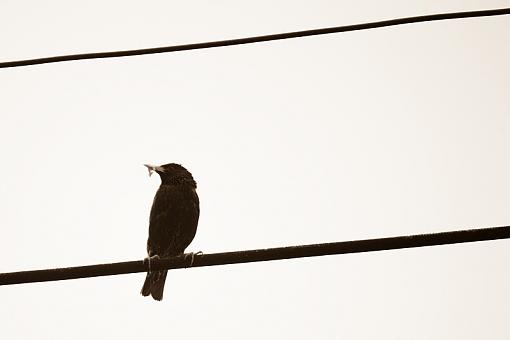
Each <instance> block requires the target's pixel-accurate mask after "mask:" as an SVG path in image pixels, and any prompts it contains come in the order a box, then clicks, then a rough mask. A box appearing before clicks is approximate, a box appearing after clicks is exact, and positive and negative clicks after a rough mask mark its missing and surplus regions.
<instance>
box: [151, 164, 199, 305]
mask: <svg viewBox="0 0 510 340" xmlns="http://www.w3.org/2000/svg"><path fill="white" fill-rule="evenodd" d="M144 165H145V166H146V167H147V168H148V169H149V176H150V175H152V173H153V172H156V173H157V174H158V175H159V177H160V178H161V185H160V186H159V189H158V191H157V192H156V195H155V196H154V201H153V203H152V208H151V211H150V218H149V237H148V239H147V253H148V261H149V270H148V272H147V276H146V278H145V282H144V284H143V287H142V290H141V294H142V295H143V296H149V295H151V296H152V297H153V298H154V300H156V301H161V300H162V299H163V289H164V287H165V280H166V275H167V270H158V271H151V270H150V260H151V259H154V258H162V257H171V256H178V255H182V254H184V250H185V249H186V247H187V246H188V245H189V244H190V243H191V241H193V238H194V237H195V234H196V231H197V225H198V218H199V216H200V204H199V198H198V194H197V192H196V189H197V183H196V182H195V180H194V179H193V176H192V175H191V173H190V172H189V171H188V170H186V168H184V167H183V166H182V165H180V164H175V163H169V164H165V165H160V166H155V165H149V164H144ZM192 261H193V257H192Z"/></svg>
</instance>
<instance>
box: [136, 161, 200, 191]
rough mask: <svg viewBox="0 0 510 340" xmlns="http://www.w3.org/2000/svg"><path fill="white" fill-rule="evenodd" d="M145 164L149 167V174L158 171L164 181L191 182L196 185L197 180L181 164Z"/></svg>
mask: <svg viewBox="0 0 510 340" xmlns="http://www.w3.org/2000/svg"><path fill="white" fill-rule="evenodd" d="M144 165H145V166H146V167H147V168H148V169H149V176H151V175H152V173H153V172H156V173H157V174H158V175H159V177H161V182H162V183H172V182H175V183H177V182H189V183H191V184H193V185H194V186H195V187H196V183H195V180H194V179H193V176H192V175H191V173H190V172H189V171H188V170H186V168H185V167H183V166H182V165H180V164H175V163H168V164H164V165H149V164H144Z"/></svg>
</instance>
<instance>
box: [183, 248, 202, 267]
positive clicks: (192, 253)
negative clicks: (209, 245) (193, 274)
mask: <svg viewBox="0 0 510 340" xmlns="http://www.w3.org/2000/svg"><path fill="white" fill-rule="evenodd" d="M201 255H204V253H203V252H201V251H199V252H197V253H194V252H191V253H186V254H184V259H186V258H187V257H188V256H191V262H190V264H189V266H188V267H186V268H190V267H193V262H195V256H201Z"/></svg>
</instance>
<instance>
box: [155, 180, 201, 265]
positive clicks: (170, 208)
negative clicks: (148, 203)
mask: <svg viewBox="0 0 510 340" xmlns="http://www.w3.org/2000/svg"><path fill="white" fill-rule="evenodd" d="M199 213H200V212H199V202H198V196H197V194H196V192H195V190H194V189H193V188H183V187H178V186H174V185H162V186H160V188H159V189H158V191H157V193H156V196H155V197H154V202H153V204H152V209H151V214H150V225H149V239H148V241H147V250H148V252H149V256H153V255H159V256H161V257H164V256H173V255H178V254H181V253H183V252H184V249H185V248H186V247H187V246H188V245H189V244H190V243H191V241H192V240H193V238H194V236H195V233H196V228H197V224H198V216H199Z"/></svg>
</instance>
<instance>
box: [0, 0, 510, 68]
mask: <svg viewBox="0 0 510 340" xmlns="http://www.w3.org/2000/svg"><path fill="white" fill-rule="evenodd" d="M506 14H510V8H501V9H491V10H482V11H469V12H455V13H443V14H431V15H423V16H415V17H407V18H399V19H392V20H384V21H377V22H369V23H364V24H356V25H348V26H338V27H329V28H320V29H313V30H306V31H298V32H289V33H280V34H271V35H262V36H256V37H249V38H241V39H231V40H220V41H211V42H204V43H196V44H187V45H176V46H166V47H155V48H145V49H138V50H126V51H114V52H98V53H84V54H73V55H62V56H55V57H46V58H37V59H26V60H17V61H7V62H2V63H0V68H7V67H20V66H28V65H37V64H48V63H57V62H62V61H71V60H83V59H98V58H115V57H127V56H134V55H143V54H155V53H167V52H177V51H186V50H197V49H204V48H212V47H222V46H232V45H242V44H251V43H257V42H263V41H271V40H281V39H291V38H300V37H308V36H312V35H321V34H331V33H339V32H348V31H357V30H365V29H371V28H379V27H387V26H396V25H402V24H411V23H417V22H425V21H437V20H448V19H460V18H474V17H483V16H494V15H506Z"/></svg>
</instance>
